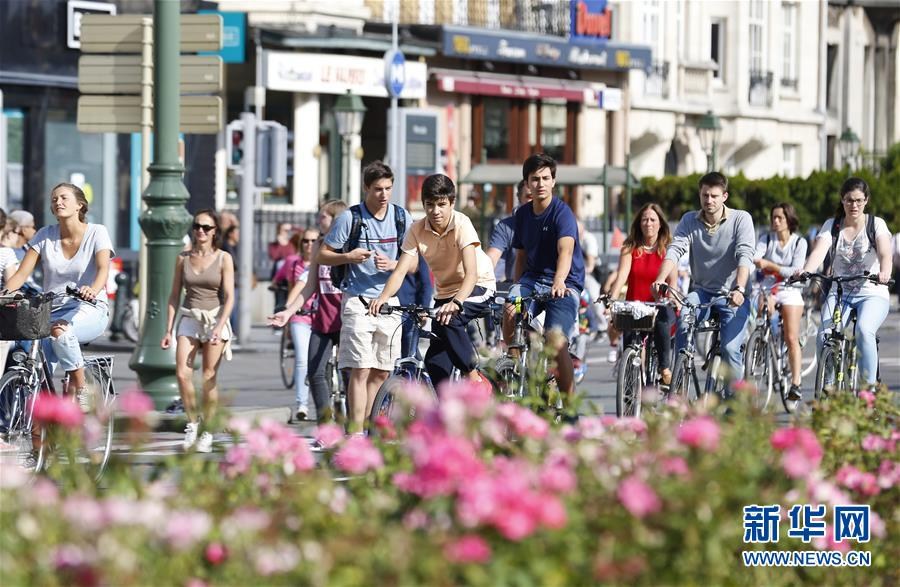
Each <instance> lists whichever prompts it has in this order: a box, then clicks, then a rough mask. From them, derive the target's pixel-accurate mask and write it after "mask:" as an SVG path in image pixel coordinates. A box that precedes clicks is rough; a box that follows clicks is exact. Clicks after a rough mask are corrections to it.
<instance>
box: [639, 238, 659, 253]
mask: <svg viewBox="0 0 900 587" xmlns="http://www.w3.org/2000/svg"><path fill="white" fill-rule="evenodd" d="M641 247H643V249H644V250H645V251H652V250H653V249H655V248H656V239H653V242H652V243H650V244H649V245H644V244H642V245H641Z"/></svg>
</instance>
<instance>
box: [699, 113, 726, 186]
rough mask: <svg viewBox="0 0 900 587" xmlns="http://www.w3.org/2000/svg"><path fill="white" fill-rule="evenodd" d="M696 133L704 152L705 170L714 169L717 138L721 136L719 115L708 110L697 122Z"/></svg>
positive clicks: (717, 145) (717, 144) (717, 147)
mask: <svg viewBox="0 0 900 587" xmlns="http://www.w3.org/2000/svg"><path fill="white" fill-rule="evenodd" d="M697 134H698V135H699V136H700V144H701V145H702V146H703V151H704V152H705V153H706V171H707V172H710V171H714V170H715V169H716V167H717V165H716V159H717V156H718V151H719V140H720V139H721V137H722V123H721V122H720V121H719V117H718V116H716V115H715V114H713V111H712V110H708V111H707V112H706V114H704V115H703V116H702V117H701V118H700V121H699V122H698V123H697Z"/></svg>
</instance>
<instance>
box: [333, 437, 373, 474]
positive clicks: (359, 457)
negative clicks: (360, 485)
mask: <svg viewBox="0 0 900 587" xmlns="http://www.w3.org/2000/svg"><path fill="white" fill-rule="evenodd" d="M334 464H335V466H336V467H337V468H339V469H341V470H342V471H346V472H348V473H351V474H353V475H361V474H362V473H365V472H366V471H368V470H372V471H374V470H377V469H380V468H381V467H382V466H384V460H383V459H382V458H381V452H379V451H378V449H377V448H375V445H373V444H372V441H371V440H369V439H368V438H366V437H365V436H352V437H351V438H350V439H349V440H347V442H345V443H344V445H343V446H342V447H341V448H340V450H338V452H337V454H335V455H334Z"/></svg>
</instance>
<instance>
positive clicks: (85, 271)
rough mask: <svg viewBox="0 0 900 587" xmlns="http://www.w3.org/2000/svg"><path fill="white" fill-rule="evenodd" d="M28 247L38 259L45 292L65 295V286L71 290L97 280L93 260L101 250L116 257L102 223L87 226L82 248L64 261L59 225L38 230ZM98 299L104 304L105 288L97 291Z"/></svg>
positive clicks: (95, 265) (95, 264)
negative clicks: (70, 287) (42, 274)
mask: <svg viewBox="0 0 900 587" xmlns="http://www.w3.org/2000/svg"><path fill="white" fill-rule="evenodd" d="M28 246H30V247H31V249H32V250H33V251H35V252H36V253H37V254H38V255H40V256H41V267H42V269H43V270H44V291H52V292H55V293H65V292H66V286H70V285H72V286H74V287H81V286H83V285H88V286H90V285H93V283H94V279H96V278H97V263H96V261H95V260H94V257H95V256H96V254H97V253H99V252H100V251H109V254H110V256H114V255H115V250H113V246H112V241H111V240H110V238H109V233H108V232H107V231H106V227H105V226H103V225H102V224H88V225H87V228H85V230H84V237H83V238H82V239H81V246H79V247H78V252H76V253H75V256H74V257H72V258H71V259H67V258H66V257H65V255H64V254H63V250H62V242H61V241H60V238H59V225H58V224H51V225H50V226H45V227H44V228H42V229H40V230H39V231H38V232H37V234H35V235H34V238H33V239H31V242H30V243H29V244H28ZM97 299H98V300H100V301H102V302H107V297H106V288H104V289H102V290H100V293H99V294H98V295H97Z"/></svg>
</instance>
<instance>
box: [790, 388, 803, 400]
mask: <svg viewBox="0 0 900 587" xmlns="http://www.w3.org/2000/svg"><path fill="white" fill-rule="evenodd" d="M787 398H788V400H789V401H792V402H798V401H800V400H802V399H803V393H802V392H801V391H800V386H799V385H797V384H791V388H790V389H789V390H788V394H787Z"/></svg>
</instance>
